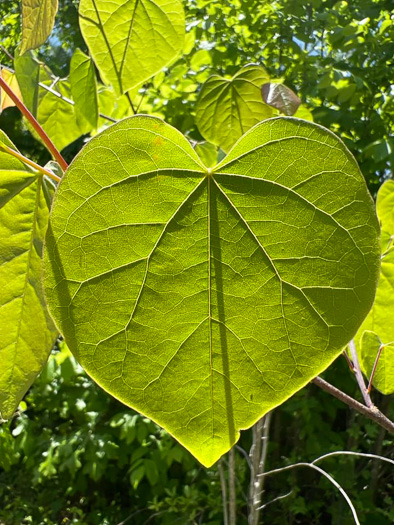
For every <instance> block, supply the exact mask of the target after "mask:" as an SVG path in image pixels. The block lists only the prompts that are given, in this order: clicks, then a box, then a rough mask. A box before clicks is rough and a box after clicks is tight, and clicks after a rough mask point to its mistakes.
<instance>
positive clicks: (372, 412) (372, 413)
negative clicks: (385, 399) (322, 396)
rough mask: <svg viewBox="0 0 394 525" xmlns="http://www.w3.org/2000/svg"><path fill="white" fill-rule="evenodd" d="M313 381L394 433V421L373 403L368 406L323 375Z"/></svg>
mask: <svg viewBox="0 0 394 525" xmlns="http://www.w3.org/2000/svg"><path fill="white" fill-rule="evenodd" d="M312 383H314V384H315V385H317V386H318V387H319V388H321V389H322V390H324V391H325V392H328V393H329V394H331V395H332V396H334V397H336V398H337V399H339V400H340V401H342V402H343V403H345V404H346V405H348V406H349V407H351V408H354V410H357V412H359V413H360V414H363V415H364V416H367V417H368V418H369V419H372V421H375V423H377V424H378V425H379V426H381V427H383V428H385V429H386V430H388V431H389V432H390V433H391V434H394V422H393V421H391V420H390V419H389V418H388V417H386V416H385V415H384V414H383V412H381V411H380V410H379V409H378V408H377V407H376V406H374V405H373V406H372V407H366V406H365V405H363V404H362V403H359V402H358V401H356V400H355V399H353V398H352V397H350V396H348V395H347V394H345V392H342V390H339V389H338V388H336V387H335V386H333V385H331V384H330V383H327V381H324V379H322V378H321V377H315V379H313V380H312Z"/></svg>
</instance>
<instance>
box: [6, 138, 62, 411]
mask: <svg viewBox="0 0 394 525" xmlns="http://www.w3.org/2000/svg"><path fill="white" fill-rule="evenodd" d="M1 143H3V144H5V145H6V146H8V147H12V148H14V146H13V144H12V143H11V142H10V141H9V140H8V139H7V137H6V136H5V135H3V134H1V135H0V144H1ZM0 180H1V190H0V238H1V244H0V282H1V283H2V286H1V289H0V326H1V327H2V330H1V332H0V334H1V335H0V356H1V362H2V365H1V369H0V419H1V418H5V419H7V418H9V417H11V416H12V415H13V413H14V411H15V410H16V408H17V407H18V404H19V402H20V400H21V399H22V397H23V396H24V395H25V393H26V391H27V389H28V388H29V387H30V385H31V384H32V382H33V381H34V379H35V378H36V376H37V374H38V373H39V372H40V371H41V369H42V367H43V366H44V364H45V362H46V360H47V358H48V355H49V353H50V351H51V349H52V346H53V343H54V340H55V338H56V333H57V332H56V330H55V328H54V326H53V323H52V320H51V318H50V316H49V314H48V313H47V310H46V307H45V301H44V296H43V290H42V283H41V271H42V261H41V257H42V250H43V241H44V236H45V232H46V229H47V223H48V216H49V205H50V189H49V188H48V186H47V182H46V181H44V180H43V177H42V176H40V175H37V174H35V173H33V172H32V171H31V170H29V169H26V168H25V166H24V165H23V164H22V163H21V162H20V161H18V160H16V159H14V157H10V156H9V155H8V154H6V153H2V152H0Z"/></svg>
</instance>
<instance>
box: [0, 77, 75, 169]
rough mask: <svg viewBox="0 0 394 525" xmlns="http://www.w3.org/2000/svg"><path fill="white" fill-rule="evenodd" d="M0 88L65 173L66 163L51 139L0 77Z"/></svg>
mask: <svg viewBox="0 0 394 525" xmlns="http://www.w3.org/2000/svg"><path fill="white" fill-rule="evenodd" d="M0 87H1V88H2V89H4V91H5V92H6V93H7V95H8V96H9V97H10V99H11V100H12V101H13V102H14V103H15V105H16V106H17V108H18V109H19V110H20V111H21V112H22V114H23V115H24V116H25V117H26V118H27V120H28V121H29V122H30V124H31V125H32V126H33V128H34V129H35V131H36V132H37V133H38V135H39V136H40V137H41V139H42V141H43V142H44V144H45V145H46V147H47V148H48V149H49V151H50V152H51V153H52V155H53V157H54V158H55V159H56V160H57V162H58V163H59V165H60V167H61V168H62V170H63V171H65V170H66V169H67V167H68V165H67V162H66V161H65V160H64V158H63V157H62V156H61V154H60V152H59V150H58V149H57V148H56V146H55V144H54V143H53V142H52V141H51V139H50V138H49V137H48V135H47V134H46V133H45V131H44V130H43V129H42V127H41V126H40V124H39V123H38V122H37V120H36V119H35V117H34V116H33V115H32V113H31V112H30V111H29V110H28V109H27V107H26V106H25V105H24V104H23V102H22V101H21V100H20V99H19V97H18V96H17V95H16V94H15V93H14V92H13V91H12V89H11V88H10V87H9V85H8V84H7V83H6V82H5V81H4V79H3V78H1V76H0Z"/></svg>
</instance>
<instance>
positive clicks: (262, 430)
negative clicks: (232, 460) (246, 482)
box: [248, 412, 272, 525]
mask: <svg viewBox="0 0 394 525" xmlns="http://www.w3.org/2000/svg"><path fill="white" fill-rule="evenodd" d="M271 417H272V412H268V413H267V414H266V415H265V416H264V417H263V418H262V419H260V421H258V422H257V423H256V425H255V429H254V432H253V445H252V449H251V455H252V465H253V468H252V469H251V477H250V489H249V518H248V521H249V524H250V525H257V524H258V522H259V514H260V510H261V508H262V507H261V499H262V494H263V491H264V481H265V480H264V477H263V476H262V474H263V472H264V469H265V465H266V460H267V452H268V438H269V431H270V425H271Z"/></svg>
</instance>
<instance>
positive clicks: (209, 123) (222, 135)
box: [196, 65, 273, 152]
mask: <svg viewBox="0 0 394 525" xmlns="http://www.w3.org/2000/svg"><path fill="white" fill-rule="evenodd" d="M266 82H269V76H268V74H267V72H266V70H265V69H264V68H263V67H261V66H253V65H252V66H246V67H244V68H242V69H240V70H239V71H238V73H237V74H236V75H234V76H233V77H232V78H224V77H220V76H218V75H213V76H212V77H210V78H209V79H208V80H207V81H206V82H205V84H204V85H203V87H202V90H201V93H200V96H199V99H198V101H197V110H196V124H197V127H198V129H199V131H200V133H201V135H202V136H203V137H204V138H205V139H206V140H208V141H209V142H212V143H213V144H216V145H217V146H220V148H222V150H223V151H226V152H227V151H229V149H230V148H231V147H232V146H233V145H234V144H235V142H236V141H237V140H238V139H239V138H240V137H241V136H242V135H243V134H244V133H245V132H246V131H248V130H249V129H250V128H252V127H253V126H254V125H255V124H257V123H258V122H261V121H262V120H265V119H267V118H270V117H272V115H273V110H272V109H271V108H270V107H269V106H267V104H265V103H264V102H263V99H262V97H261V86H262V85H263V84H265V83H266Z"/></svg>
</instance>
